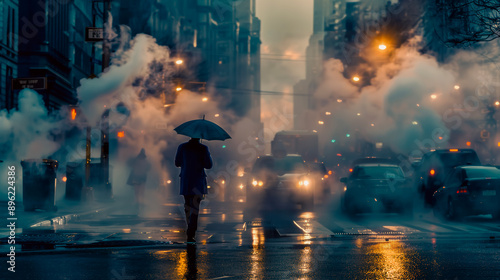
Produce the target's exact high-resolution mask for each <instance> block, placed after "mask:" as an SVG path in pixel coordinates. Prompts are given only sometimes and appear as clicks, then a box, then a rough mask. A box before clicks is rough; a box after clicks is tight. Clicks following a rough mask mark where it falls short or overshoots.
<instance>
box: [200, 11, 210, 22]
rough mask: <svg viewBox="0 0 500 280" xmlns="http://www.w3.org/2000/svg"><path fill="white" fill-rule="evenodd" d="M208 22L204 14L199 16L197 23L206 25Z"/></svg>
mask: <svg viewBox="0 0 500 280" xmlns="http://www.w3.org/2000/svg"><path fill="white" fill-rule="evenodd" d="M207 21H208V15H207V14H206V13H201V14H200V15H199V22H200V23H206V22H207Z"/></svg>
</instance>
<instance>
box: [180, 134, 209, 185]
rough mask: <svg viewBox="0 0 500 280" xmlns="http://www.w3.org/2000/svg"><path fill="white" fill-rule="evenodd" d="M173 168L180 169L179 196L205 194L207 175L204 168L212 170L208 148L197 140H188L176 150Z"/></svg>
mask: <svg viewBox="0 0 500 280" xmlns="http://www.w3.org/2000/svg"><path fill="white" fill-rule="evenodd" d="M175 166H177V167H180V168H181V173H180V175H179V177H181V189H180V194H181V195H202V194H207V193H208V192H207V174H206V173H205V168H206V169H210V168H212V158H211V157H210V152H209V151H208V147H207V146H205V145H203V144H201V143H200V142H199V141H198V140H193V139H191V140H189V141H188V142H186V143H183V144H181V145H180V146H179V148H177V154H176V155H175Z"/></svg>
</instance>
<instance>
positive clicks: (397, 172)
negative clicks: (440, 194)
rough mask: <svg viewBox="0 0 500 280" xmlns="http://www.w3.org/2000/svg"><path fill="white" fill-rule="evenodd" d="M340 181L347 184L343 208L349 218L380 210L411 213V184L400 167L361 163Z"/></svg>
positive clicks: (342, 201)
mask: <svg viewBox="0 0 500 280" xmlns="http://www.w3.org/2000/svg"><path fill="white" fill-rule="evenodd" d="M340 181H341V182H342V183H344V184H345V187H344V195H343V197H342V199H341V208H342V210H343V211H344V212H345V213H347V214H349V215H352V214H356V213H364V212H376V211H378V210H381V211H384V212H394V211H396V212H400V213H405V214H410V215H411V213H412V209H413V203H412V201H413V199H412V188H411V183H410V181H408V180H407V179H406V177H405V174H404V172H403V169H402V168H401V167H400V166H399V165H396V164H377V163H363V164H358V165H355V166H354V167H353V169H352V172H351V175H350V176H349V177H343V178H340Z"/></svg>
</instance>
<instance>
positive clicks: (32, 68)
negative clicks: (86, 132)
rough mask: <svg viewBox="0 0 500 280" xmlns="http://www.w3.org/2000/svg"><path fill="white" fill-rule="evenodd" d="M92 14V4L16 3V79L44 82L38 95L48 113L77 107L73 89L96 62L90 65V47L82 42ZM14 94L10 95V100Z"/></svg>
mask: <svg viewBox="0 0 500 280" xmlns="http://www.w3.org/2000/svg"><path fill="white" fill-rule="evenodd" d="M94 12H95V10H94ZM92 13H93V11H92V2H91V1H85V0H75V1H39V2H36V3H34V2H33V1H29V0H20V1H19V21H18V22H19V37H18V38H19V64H18V77H22V78H24V77H45V78H46V79H47V89H45V90H38V93H40V94H41V95H43V98H44V102H45V106H46V107H47V108H48V110H49V111H51V110H54V109H58V108H59V107H61V106H62V105H66V104H75V103H77V97H76V91H75V89H76V88H77V87H78V86H79V85H80V80H81V79H82V78H87V77H89V76H90V74H91V64H92V63H95V62H96V61H97V60H95V61H92V57H91V54H92V45H91V44H92V43H88V42H85V27H91V26H92ZM98 18H99V19H101V18H102V17H100V16H99V17H98ZM98 22H99V24H100V25H101V26H102V20H100V21H98ZM98 55H99V53H97V56H98ZM95 72H96V73H98V72H99V71H95ZM17 94H18V91H13V96H14V100H17ZM14 105H15V104H14Z"/></svg>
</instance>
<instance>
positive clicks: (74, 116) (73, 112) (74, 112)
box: [71, 108, 76, 120]
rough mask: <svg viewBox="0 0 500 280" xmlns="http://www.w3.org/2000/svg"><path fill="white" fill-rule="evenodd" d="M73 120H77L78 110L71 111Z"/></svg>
mask: <svg viewBox="0 0 500 280" xmlns="http://www.w3.org/2000/svg"><path fill="white" fill-rule="evenodd" d="M71 119H72V120H75V119H76V109H75V108H73V109H71Z"/></svg>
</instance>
